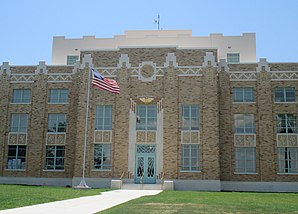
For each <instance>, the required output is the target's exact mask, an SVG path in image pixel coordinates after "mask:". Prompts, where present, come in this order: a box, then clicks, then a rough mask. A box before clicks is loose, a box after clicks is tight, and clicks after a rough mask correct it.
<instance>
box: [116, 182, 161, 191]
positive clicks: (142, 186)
mask: <svg viewBox="0 0 298 214" xmlns="http://www.w3.org/2000/svg"><path fill="white" fill-rule="evenodd" d="M121 189H127V190H162V185H161V184H132V183H124V184H123V185H122V188H121Z"/></svg>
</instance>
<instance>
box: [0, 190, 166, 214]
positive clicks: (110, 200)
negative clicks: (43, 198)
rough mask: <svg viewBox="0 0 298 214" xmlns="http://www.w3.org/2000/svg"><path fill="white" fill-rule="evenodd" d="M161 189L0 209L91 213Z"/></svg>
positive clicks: (21, 213) (26, 213)
mask: <svg viewBox="0 0 298 214" xmlns="http://www.w3.org/2000/svg"><path fill="white" fill-rule="evenodd" d="M160 192H161V190H113V191H109V192H102V193H101V195H96V196H87V197H81V198H75V199H69V200H64V201H56V202H51V203H45V204H38V205H33V206H27V207H20V208H14V209H8V210H3V211H0V213H1V214H2V213H3V214H35V213H36V214H37V213H38V214H41V213H42V214H47V213H49V214H50V213H51V214H53V213H54V214H60V213H61V214H62V213H63V214H67V213H70V214H76V213H77V214H91V213H96V212H99V211H102V210H105V209H108V208H110V207H113V206H116V205H118V204H122V203H124V202H127V201H130V200H132V199H135V198H139V197H142V196H146V195H156V194H158V193H160Z"/></svg>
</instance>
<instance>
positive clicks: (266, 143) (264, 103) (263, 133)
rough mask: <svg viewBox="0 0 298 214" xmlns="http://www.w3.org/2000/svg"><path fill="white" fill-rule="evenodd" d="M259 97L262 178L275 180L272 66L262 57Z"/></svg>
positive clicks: (258, 77)
mask: <svg viewBox="0 0 298 214" xmlns="http://www.w3.org/2000/svg"><path fill="white" fill-rule="evenodd" d="M257 71H258V75H257V81H258V82H257V93H258V95H257V97H258V115H257V120H258V124H259V128H258V130H257V131H258V133H257V134H258V138H257V140H258V143H257V153H258V152H259V161H260V169H259V173H260V179H261V181H273V180H275V177H276V165H275V157H276V156H275V155H274V154H275V147H276V145H275V142H274V119H273V118H274V115H273V114H272V96H271V93H272V90H271V76H270V73H269V71H270V68H269V67H268V63H267V61H266V59H261V61H260V62H259V64H258V68H257Z"/></svg>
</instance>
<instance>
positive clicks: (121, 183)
mask: <svg viewBox="0 0 298 214" xmlns="http://www.w3.org/2000/svg"><path fill="white" fill-rule="evenodd" d="M123 176H124V172H122V174H121V177H120V189H122V185H123V182H122V179H123Z"/></svg>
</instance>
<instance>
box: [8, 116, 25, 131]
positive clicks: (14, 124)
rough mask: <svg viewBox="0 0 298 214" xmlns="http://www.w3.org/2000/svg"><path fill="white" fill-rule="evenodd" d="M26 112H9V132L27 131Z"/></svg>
mask: <svg viewBox="0 0 298 214" xmlns="http://www.w3.org/2000/svg"><path fill="white" fill-rule="evenodd" d="M27 128H28V114H11V121H10V132H27Z"/></svg>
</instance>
